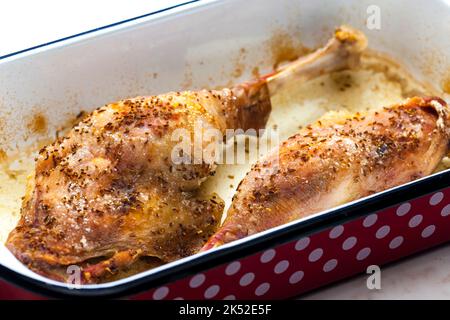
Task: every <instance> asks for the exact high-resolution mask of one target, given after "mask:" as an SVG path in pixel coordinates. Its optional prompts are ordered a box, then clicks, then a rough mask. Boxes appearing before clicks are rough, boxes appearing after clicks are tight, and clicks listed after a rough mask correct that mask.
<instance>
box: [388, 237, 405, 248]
mask: <svg viewBox="0 0 450 320" xmlns="http://www.w3.org/2000/svg"><path fill="white" fill-rule="evenodd" d="M403 240H404V239H403V237H402V236H398V237H395V238H394V239H392V240H391V242H390V243H389V248H391V249H397V248H398V247H400V246H401V245H402V243H403Z"/></svg>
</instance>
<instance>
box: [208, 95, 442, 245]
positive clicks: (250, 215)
mask: <svg viewBox="0 0 450 320" xmlns="http://www.w3.org/2000/svg"><path fill="white" fill-rule="evenodd" d="M449 142H450V109H449V107H448V106H447V105H446V103H445V102H444V101H442V100H440V99H438V98H412V99H410V100H408V101H407V102H406V103H405V104H403V105H395V106H392V107H389V108H384V109H383V110H382V111H379V112H373V113H369V114H366V115H360V114H356V115H353V116H349V117H343V118H342V119H339V120H338V121H337V122H336V123H334V122H332V123H325V122H322V121H317V122H316V123H314V124H313V125H311V126H308V127H306V128H304V129H303V130H301V131H300V132H299V133H298V134H296V135H295V136H293V137H291V138H289V139H288V140H287V141H285V142H284V143H282V144H281V146H280V148H279V149H275V150H273V151H272V152H271V153H270V154H269V155H268V156H267V157H266V158H265V159H263V160H261V161H259V162H258V163H257V164H256V165H255V166H254V167H253V168H252V170H251V171H250V172H249V173H248V174H247V176H246V177H245V178H244V180H243V181H242V183H241V184H240V185H239V188H238V189H237V193H236V195H235V197H234V199H233V202H232V205H231V207H230V209H229V211H228V214H227V217H226V219H225V221H224V223H223V225H222V226H221V228H220V229H219V230H218V231H217V233H216V234H215V235H214V236H212V237H211V238H210V239H209V241H208V243H207V244H206V245H205V246H204V247H203V250H207V249H210V248H212V247H216V246H219V245H221V244H224V243H228V242H231V241H234V240H237V239H241V238H243V237H246V236H248V235H251V234H254V233H257V232H261V231H263V230H267V229H269V228H272V227H275V226H278V225H281V224H284V223H287V222H290V221H293V220H296V219H299V218H302V217H305V216H307V215H310V214H313V213H317V212H320V211H322V210H325V209H329V208H332V207H334V206H338V205H340V204H343V203H346V202H349V201H352V200H355V199H358V198H361V197H364V196H367V195H370V194H372V193H376V192H379V191H382V190H385V189H388V188H391V187H394V186H397V185H400V184H403V183H406V182H408V181H411V180H415V179H417V178H420V177H423V176H426V175H428V174H430V173H432V171H433V170H434V168H435V167H436V166H437V165H438V164H439V162H440V161H441V159H442V158H443V157H444V155H445V154H446V153H447V150H448V148H449Z"/></svg>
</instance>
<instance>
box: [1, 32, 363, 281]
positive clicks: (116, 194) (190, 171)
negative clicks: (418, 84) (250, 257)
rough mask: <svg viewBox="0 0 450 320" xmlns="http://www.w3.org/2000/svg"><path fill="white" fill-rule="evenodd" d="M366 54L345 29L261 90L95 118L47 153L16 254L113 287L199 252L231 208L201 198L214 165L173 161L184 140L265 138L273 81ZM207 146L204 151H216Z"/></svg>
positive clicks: (259, 84) (109, 110) (57, 273)
mask: <svg viewBox="0 0 450 320" xmlns="http://www.w3.org/2000/svg"><path fill="white" fill-rule="evenodd" d="M365 46H366V40H365V38H364V36H363V35H362V34H360V33H359V32H357V31H354V30H352V29H350V28H348V27H341V28H338V29H337V30H336V32H335V34H334V37H333V38H332V39H331V40H330V41H329V43H328V44H327V45H326V46H325V47H324V48H323V49H319V50H318V51H316V52H313V53H311V54H310V55H307V56H305V57H303V58H300V59H298V60H297V61H294V62H292V63H290V64H288V65H286V66H285V67H284V68H282V69H281V70H279V71H278V72H274V73H272V74H269V75H266V76H264V77H261V78H260V79H257V80H255V81H251V82H247V83H243V84H240V85H237V86H235V87H233V88H231V89H223V90H202V91H198V92H192V91H186V92H181V93H178V92H171V93H167V94H163V95H158V96H149V97H137V98H134V99H128V100H124V101H120V102H117V103H112V104H109V105H105V106H103V107H101V108H99V109H97V110H95V111H94V112H93V113H91V114H89V115H88V116H86V117H85V118H84V119H83V120H82V121H81V122H80V123H79V124H77V125H76V126H75V127H74V128H72V129H71V130H70V132H69V133H68V134H67V135H65V136H64V137H62V138H59V139H58V140H56V141H55V142H54V143H52V144H50V145H48V146H46V147H44V148H43V149H42V150H40V152H39V155H38V157H37V161H36V166H35V173H34V175H33V176H32V177H31V179H30V181H29V186H28V190H27V193H26V195H25V197H24V200H23V205H22V210H21V219H20V221H19V223H18V225H17V227H16V228H15V229H14V230H13V231H12V232H11V233H10V235H9V237H8V240H7V243H6V245H7V247H8V248H9V250H10V251H11V252H12V253H13V254H14V255H15V256H16V257H17V258H18V259H19V260H20V261H21V262H23V263H24V264H26V265H27V266H28V267H29V268H30V269H32V270H33V271H35V272H37V273H39V274H42V275H44V276H47V277H49V278H53V279H56V280H59V281H65V280H66V279H67V274H66V268H67V266H69V265H78V266H80V267H81V271H82V279H81V280H82V282H83V283H97V282H102V281H105V280H108V279H111V277H112V276H116V275H117V274H119V273H120V272H122V271H124V270H129V269H130V268H132V267H133V265H135V264H136V263H138V260H139V259H140V258H141V257H154V258H157V259H158V261H159V262H160V263H165V262H170V261H173V260H176V259H179V258H182V257H185V256H188V255H190V254H193V253H195V252H197V251H198V250H199V249H200V248H201V247H202V246H203V245H204V243H205V242H206V240H207V239H208V237H209V236H211V235H212V234H213V233H214V232H215V231H216V230H217V227H218V225H219V222H220V217H221V215H222V213H223V207H224V206H223V202H222V200H221V199H219V198H218V197H217V196H215V195H202V194H201V193H200V192H199V191H198V190H199V186H200V185H201V183H202V182H203V181H204V180H205V179H207V178H208V176H210V175H212V174H214V170H215V166H216V164H215V163H214V162H208V161H205V159H203V158H202V157H200V158H196V155H195V154H196V153H195V152H194V158H193V159H191V161H190V162H182V163H174V162H173V161H172V151H173V150H174V148H175V147H176V145H177V144H178V143H179V141H176V140H174V139H173V134H174V132H175V130H177V129H180V128H181V129H185V130H187V132H188V134H189V135H190V136H194V131H195V123H197V122H201V123H202V124H203V128H216V129H218V130H220V132H222V134H224V133H225V130H226V129H238V128H239V129H243V130H244V131H245V130H247V129H249V128H253V129H256V130H258V129H260V128H263V127H264V125H265V123H266V120H267V118H268V115H269V113H270V110H271V105H270V96H269V92H268V88H267V83H268V82H269V81H272V80H273V79H287V78H290V79H292V78H291V77H294V80H295V78H296V77H297V78H298V79H309V78H312V77H314V76H318V75H321V74H323V73H325V72H331V71H335V70H341V69H345V68H351V67H354V66H356V65H357V63H358V61H359V56H360V53H361V52H362V50H364V48H365ZM290 81H292V80H290ZM281 83H282V81H281ZM205 130H206V129H205ZM202 143H203V144H202V145H201V149H203V148H205V147H206V145H207V144H209V143H210V141H202ZM193 147H194V146H193V145H192V144H191V145H189V148H190V149H192V148H193Z"/></svg>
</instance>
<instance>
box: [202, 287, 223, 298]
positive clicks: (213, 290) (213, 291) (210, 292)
mask: <svg viewBox="0 0 450 320" xmlns="http://www.w3.org/2000/svg"><path fill="white" fill-rule="evenodd" d="M219 290H220V287H219V286H218V285H216V284H215V285H212V286H211V287H209V288H208V289H206V290H205V298H206V299H211V298H214V297H215V296H216V295H217V294H218V293H219Z"/></svg>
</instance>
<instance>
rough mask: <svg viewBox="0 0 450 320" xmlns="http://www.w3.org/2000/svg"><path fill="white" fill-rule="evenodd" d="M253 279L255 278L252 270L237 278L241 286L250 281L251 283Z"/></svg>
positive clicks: (246, 284)
mask: <svg viewBox="0 0 450 320" xmlns="http://www.w3.org/2000/svg"><path fill="white" fill-rule="evenodd" d="M253 280H255V274H254V273H253V272H249V273H246V274H244V275H243V276H242V277H241V280H239V284H240V285H241V286H242V287H246V286H248V285H249V284H250V283H252V282H253Z"/></svg>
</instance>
